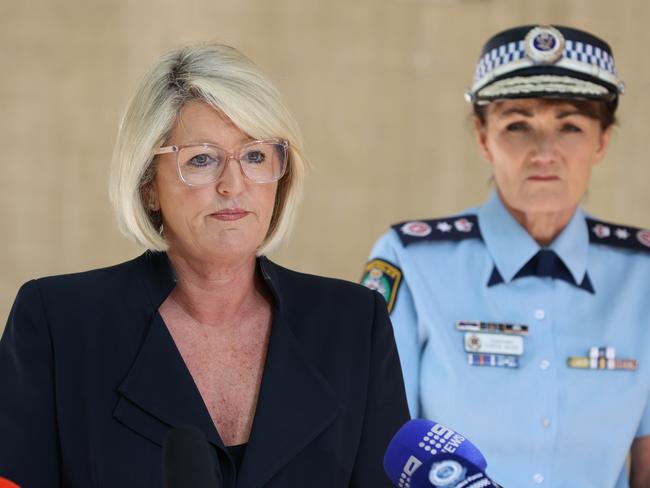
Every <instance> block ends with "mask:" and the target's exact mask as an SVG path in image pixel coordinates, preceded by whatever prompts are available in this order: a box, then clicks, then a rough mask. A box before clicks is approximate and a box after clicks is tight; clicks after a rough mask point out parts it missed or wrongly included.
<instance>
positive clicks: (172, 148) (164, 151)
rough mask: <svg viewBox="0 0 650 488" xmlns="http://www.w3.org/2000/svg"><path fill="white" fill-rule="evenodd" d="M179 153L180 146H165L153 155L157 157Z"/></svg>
mask: <svg viewBox="0 0 650 488" xmlns="http://www.w3.org/2000/svg"><path fill="white" fill-rule="evenodd" d="M177 151H178V146H163V147H159V148H158V149H156V150H155V151H154V153H153V155H154V156H157V155H159V154H167V153H172V152H177Z"/></svg>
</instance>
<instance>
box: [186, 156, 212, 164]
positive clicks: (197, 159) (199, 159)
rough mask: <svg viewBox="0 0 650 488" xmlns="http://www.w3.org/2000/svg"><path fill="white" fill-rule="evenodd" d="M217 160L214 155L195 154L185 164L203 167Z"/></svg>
mask: <svg viewBox="0 0 650 488" xmlns="http://www.w3.org/2000/svg"><path fill="white" fill-rule="evenodd" d="M215 162H217V161H216V159H215V158H214V157H212V156H211V155H209V154H197V155H196V156H194V157H193V158H192V159H190V160H189V161H188V162H187V164H189V165H191V166H197V167H204V166H208V165H210V164H213V163H215Z"/></svg>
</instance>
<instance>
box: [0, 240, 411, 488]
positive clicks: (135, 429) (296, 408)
mask: <svg viewBox="0 0 650 488" xmlns="http://www.w3.org/2000/svg"><path fill="white" fill-rule="evenodd" d="M259 271H260V273H261V274H262V276H263V278H264V280H265V283H266V285H267V287H268V288H269V290H270V291H271V293H272V296H273V299H274V304H273V319H272V326H271V333H270V338H269V346H268V352H267V356H266V362H265V364H264V372H263V376H262V382H261V385H260V391H259V397H258V402H257V407H256V411H255V417H254V419H253V425H252V428H251V433H250V438H249V440H248V444H247V446H246V456H245V457H244V459H243V461H242V464H241V468H240V470H239V471H238V472H237V473H235V471H234V467H233V464H232V462H231V460H230V459H229V456H228V451H227V450H226V448H225V446H224V444H223V441H222V439H221V437H220V436H219V433H218V432H217V430H216V428H215V426H214V423H213V421H212V419H211V417H210V414H209V412H208V409H207V408H206V406H205V404H204V402H203V400H202V398H201V394H200V393H199V391H198V388H197V387H196V385H195V383H194V381H193V379H192V376H191V375H190V373H189V371H188V369H187V367H186V365H185V363H184V361H183V358H182V356H181V355H180V353H179V351H178V349H177V348H176V345H175V343H174V341H173V339H172V337H171V335H170V333H169V331H168V330H167V327H166V326H165V323H164V321H163V320H162V318H161V317H160V314H159V313H158V308H159V307H160V304H161V303H162V302H163V301H164V300H165V299H166V298H167V296H168V295H169V293H170V292H171V290H172V289H173V288H174V286H175V283H174V276H173V272H172V268H171V266H170V263H169V261H168V259H167V255H166V254H164V253H151V252H147V253H145V254H143V255H142V256H140V257H138V258H136V259H134V260H132V261H129V262H126V263H123V264H120V265H117V266H113V267H110V268H105V269H99V270H94V271H89V272H86V273H78V274H72V275H66V276H55V277H49V278H43V279H39V280H34V281H30V282H28V283H26V284H25V285H24V286H23V287H22V288H21V289H20V291H19V292H18V297H17V298H16V301H15V303H14V305H13V308H12V310H11V313H10V315H9V320H8V322H7V327H6V329H5V331H4V335H3V337H2V340H1V341H0V385H2V401H0V476H4V477H6V478H9V479H11V480H13V481H14V482H16V483H18V484H19V485H21V486H25V487H36V486H48V487H51V488H60V487H66V488H82V487H83V488H89V487H100V486H120V487H125V488H128V487H138V488H141V487H152V488H153V487H155V488H160V486H162V472H163V470H162V447H161V446H162V445H163V441H164V439H165V436H166V435H167V433H168V432H169V431H170V430H171V429H172V428H174V427H177V426H181V425H189V426H194V427H196V428H198V429H199V430H200V431H201V432H203V434H204V435H205V437H206V439H207V441H208V443H209V445H210V453H211V455H212V456H213V458H214V460H215V466H217V469H218V473H217V477H218V478H219V483H220V486H221V487H223V488H249V487H251V488H252V487H255V488H257V487H261V486H264V487H267V488H280V487H282V488H286V487H293V486H309V487H311V488H326V487H327V488H330V487H331V488H334V487H336V488H340V487H342V486H345V487H351V488H361V487H363V488H365V487H369V486H372V487H386V488H388V487H390V486H391V483H390V481H389V480H388V478H387V477H386V476H385V475H384V473H383V469H382V458H383V454H384V451H385V449H386V446H387V444H388V442H389V441H390V439H391V437H392V436H393V434H394V433H395V432H396V431H397V430H398V429H399V427H400V426H401V425H402V424H403V423H404V422H406V421H407V420H408V418H409V416H408V409H407V406H406V399H405V394H404V386H403V384H402V373H401V370H400V365H399V359H398V356H397V351H396V347H395V342H394V339H393V332H392V328H391V325H390V321H389V319H388V313H387V310H386V303H385V302H384V300H383V298H382V297H381V296H380V295H379V294H378V293H376V292H373V291H370V290H368V289H366V288H363V287H362V286H360V285H355V284H352V283H348V282H344V281H340V280H333V279H327V278H321V277H316V276H310V275H306V274H302V273H297V272H294V271H290V270H288V269H285V268H282V267H281V266H278V265H276V264H274V263H272V262H271V261H269V260H267V259H266V258H260V259H259ZM323 473H326V475H323Z"/></svg>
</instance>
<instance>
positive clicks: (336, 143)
mask: <svg viewBox="0 0 650 488" xmlns="http://www.w3.org/2000/svg"><path fill="white" fill-rule="evenodd" d="M649 21H650V3H649V2H647V1H646V0H620V1H619V2H611V1H610V0H536V1H532V0H464V1H463V0H456V1H454V0H320V1H319V0H272V1H271V0H182V1H181V0H157V1H154V0H138V1H131V0H97V1H93V0H64V1H63V0H62V1H51V0H36V1H34V0H21V1H14V2H11V1H9V0H0V66H2V76H0V107H1V113H2V117H1V118H0V143H1V144H0V148H1V150H2V162H1V163H0V164H1V166H0V167H1V168H2V171H1V172H0V222H1V227H0V269H1V270H2V272H1V274H0V328H1V327H2V325H3V324H4V317H6V316H7V314H8V312H9V308H10V306H11V303H12V302H13V299H14V297H15V294H16V292H17V290H18V287H19V286H20V284H21V283H22V282H24V281H26V280H28V279H30V278H32V277H38V276H43V275H48V274H55V273H67V272H74V271H81V270H86V269H90V268H94V267H99V266H105V265H110V264H113V263H117V262H120V261H123V260H126V259H129V258H131V257H133V256H135V255H137V254H139V253H140V252H141V250H140V249H139V248H138V247H137V246H136V245H134V244H132V243H130V242H128V241H127V240H125V239H124V238H123V237H122V236H121V235H120V234H119V233H118V231H117V228H116V224H115V220H114V218H113V215H112V210H111V208H110V206H109V203H108V199H107V192H106V181H107V174H108V164H109V160H110V155H111V149H112V145H113V142H114V139H115V134H116V128H117V124H118V121H119V118H120V115H121V113H122V111H123V110H124V108H125V106H126V103H127V100H128V98H129V96H130V95H131V93H132V92H133V90H134V88H135V86H136V84H137V82H138V80H139V78H140V76H141V75H142V74H143V72H144V71H145V69H146V68H147V67H148V66H149V65H150V63H151V62H152V61H153V59H154V58H155V57H157V56H158V55H159V54H160V53H161V52H162V51H164V50H166V49H169V48H171V47H173V46H176V45H177V44H179V43H185V42H194V41H200V40H216V41H220V42H224V43H227V44H231V45H234V46H236V47H238V48H239V49H240V50H242V51H243V52H244V53H246V54H247V55H248V56H249V57H251V58H252V59H253V60H254V61H255V62H256V63H257V64H258V65H260V66H261V67H262V68H263V69H264V70H265V71H266V72H267V73H268V74H269V75H270V76H271V78H272V79H273V80H274V81H275V83H276V84H277V86H278V87H279V89H280V91H281V92H282V93H283V94H284V96H285V99H286V100H287V102H288V104H289V106H290V107H291V108H292V110H293V112H294V114H295V116H296V118H297V119H298V121H299V123H300V124H301V127H302V129H303V132H304V137H305V141H306V144H305V151H306V153H307V156H308V158H309V160H310V162H311V170H310V172H309V175H308V182H307V188H306V193H305V198H304V203H303V205H302V209H301V212H300V216H299V220H298V222H297V227H296V230H295V232H294V234H293V236H292V239H291V241H290V243H289V245H288V246H287V247H285V248H284V249H282V250H281V251H280V252H277V253H276V254H275V255H274V256H273V257H274V258H275V259H276V260H277V261H279V262H280V263H281V264H284V265H287V266H289V267H293V268H296V269H299V270H303V271H308V272H313V273H319V274H324V275H330V276H337V277H342V278H347V279H350V280H357V279H358V278H359V276H360V274H361V271H362V268H363V265H364V262H365V259H366V255H367V253H368V251H369V249H370V247H371V245H372V243H373V242H374V240H375V239H376V238H377V237H378V236H379V235H380V234H381V233H383V232H384V231H385V230H386V229H387V228H388V226H389V225H390V224H391V223H394V222H396V221H399V220H403V219H407V218H426V217H435V216H444V215H446V214H450V213H454V212H458V211H460V210H462V209H463V208H465V207H467V206H471V205H476V204H479V203H480V202H481V201H482V200H483V199H484V198H485V197H486V196H487V194H488V192H489V182H488V181H489V178H490V171H489V168H488V167H487V164H485V163H484V162H482V161H481V159H480V156H479V154H478V151H477V150H476V148H475V144H474V136H473V134H472V131H471V124H470V119H469V112H470V107H469V106H468V105H467V104H466V103H465V102H464V100H463V97H462V95H463V92H464V90H465V88H466V87H467V86H468V85H469V83H470V82H471V78H472V75H473V71H474V65H475V61H476V59H477V57H478V54H479V50H480V48H481V46H482V44H483V42H484V41H485V40H486V39H487V38H488V37H489V36H490V35H491V34H493V33H495V32H496V31H498V30H501V29H504V28H507V27H510V26H513V25H517V24H524V23H558V24H565V25H571V26H575V27H579V28H583V29H587V30H590V31H592V32H594V33H597V34H599V35H600V36H601V37H603V38H604V39H606V40H608V41H609V43H610V44H611V45H612V46H613V48H614V54H615V58H616V61H617V67H618V70H619V73H620V74H621V76H622V78H623V79H624V80H625V81H626V85H627V94H626V95H625V96H623V98H622V100H621V105H620V111H619V116H620V120H621V124H620V127H619V128H618V129H617V130H616V131H615V134H614V137H613V141H612V144H611V147H610V151H609V154H608V156H607V158H606V160H605V161H604V162H603V163H601V165H600V166H599V167H598V168H597V169H596V171H595V173H594V175H593V178H592V182H591V185H590V190H589V194H588V196H587V198H586V199H585V206H586V208H587V209H588V210H589V211H592V212H593V213H595V214H596V215H598V216H599V217H601V218H604V219H609V220H612V221H617V222H621V223H626V224H635V225H638V226H644V227H650V215H649V213H648V209H650V192H649V191H648V176H649V174H650V172H649V169H648V168H649V166H650V165H649V163H648V161H647V159H648V158H647V156H646V149H647V142H648V140H649V139H650V138H649V135H648V114H649V113H650V110H649V108H650V94H649V93H648V92H649V88H650V63H647V53H646V46H648V45H650V29H648V28H647V26H648V22H649Z"/></svg>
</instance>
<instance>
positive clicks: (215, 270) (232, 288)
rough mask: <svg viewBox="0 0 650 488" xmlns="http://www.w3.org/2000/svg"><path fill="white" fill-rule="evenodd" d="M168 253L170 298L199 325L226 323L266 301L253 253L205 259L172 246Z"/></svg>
mask: <svg viewBox="0 0 650 488" xmlns="http://www.w3.org/2000/svg"><path fill="white" fill-rule="evenodd" d="M167 254H168V256H169V260H170V261H171V264H172V267H173V268H174V272H175V273H176V287H175V288H174V290H173V291H172V293H171V299H172V300H174V301H175V302H176V303H177V304H178V305H179V306H180V307H181V308H182V309H183V310H184V311H185V313H187V314H188V315H190V317H192V318H193V319H194V320H195V321H196V322H198V323H200V324H204V325H217V324H219V325H228V324H229V323H230V322H231V320H230V319H231V318H232V317H236V316H241V315H242V314H244V315H246V314H247V313H249V312H251V311H252V310H254V309H255V308H257V307H259V306H260V305H261V304H262V303H263V302H265V301H266V302H268V298H267V293H266V292H265V291H264V285H263V283H262V280H261V278H260V277H259V276H258V273H257V272H256V267H257V259H256V257H255V256H254V255H253V256H247V257H245V258H241V259H238V260H234V261H233V260H230V261H221V260H214V261H209V262H206V261H203V260H201V261H198V260H194V259H191V258H187V257H186V256H183V255H181V254H179V253H177V252H174V250H173V249H170V250H169V251H168V253H167Z"/></svg>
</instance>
